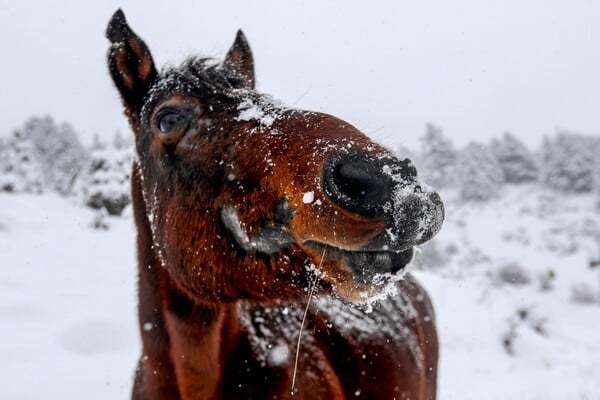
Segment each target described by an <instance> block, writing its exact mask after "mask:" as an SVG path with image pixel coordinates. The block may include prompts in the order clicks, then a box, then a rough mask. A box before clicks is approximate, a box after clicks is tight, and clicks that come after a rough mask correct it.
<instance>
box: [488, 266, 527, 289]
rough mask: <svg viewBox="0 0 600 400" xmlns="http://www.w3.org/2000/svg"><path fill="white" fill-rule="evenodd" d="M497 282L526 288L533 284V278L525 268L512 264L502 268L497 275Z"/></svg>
mask: <svg viewBox="0 0 600 400" xmlns="http://www.w3.org/2000/svg"><path fill="white" fill-rule="evenodd" d="M495 280H496V281H497V282H498V283H501V284H509V285H515V286H524V285H528V284H529V282H531V277H530V276H529V274H528V273H527V271H526V270H525V268H523V266H521V265H520V264H517V263H510V264H506V265H504V266H502V267H500V269H499V270H498V272H497V273H496V274H495Z"/></svg>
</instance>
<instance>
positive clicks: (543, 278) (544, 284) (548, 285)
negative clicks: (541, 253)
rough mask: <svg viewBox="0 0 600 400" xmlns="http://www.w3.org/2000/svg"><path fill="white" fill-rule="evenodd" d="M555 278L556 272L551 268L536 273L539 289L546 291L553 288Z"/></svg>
mask: <svg viewBox="0 0 600 400" xmlns="http://www.w3.org/2000/svg"><path fill="white" fill-rule="evenodd" d="M555 279H556V273H555V272H554V270H553V269H549V270H547V271H545V272H540V273H539V274H538V281H539V283H540V290H541V291H543V292H548V291H550V290H552V289H554V280H555Z"/></svg>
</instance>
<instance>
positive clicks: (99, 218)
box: [91, 208, 110, 231]
mask: <svg viewBox="0 0 600 400" xmlns="http://www.w3.org/2000/svg"><path fill="white" fill-rule="evenodd" d="M107 217H108V213H107V212H106V209H104V208H102V209H100V210H98V212H97V213H96V215H95V216H94V219H93V221H92V223H91V227H92V228H93V229H96V230H98V231H100V230H102V231H107V230H108V229H109V228H110V225H109V224H108V221H107Z"/></svg>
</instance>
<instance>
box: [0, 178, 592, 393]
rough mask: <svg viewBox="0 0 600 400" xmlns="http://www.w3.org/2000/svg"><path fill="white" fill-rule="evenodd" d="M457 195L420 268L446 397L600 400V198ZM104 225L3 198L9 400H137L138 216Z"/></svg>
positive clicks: (53, 200)
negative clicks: (464, 199) (465, 198)
mask: <svg viewBox="0 0 600 400" xmlns="http://www.w3.org/2000/svg"><path fill="white" fill-rule="evenodd" d="M453 198H454V194H453V193H446V194H445V200H446V203H447V208H448V216H447V222H446V225H445V227H444V228H443V230H442V232H441V233H440V235H439V236H438V238H437V239H436V240H435V242H434V244H433V245H430V246H426V247H425V248H423V251H422V252H421V253H420V255H419V256H418V257H417V258H416V259H415V262H414V264H415V266H414V268H415V274H416V275H417V276H418V278H419V279H420V280H421V281H422V282H423V283H424V284H425V286H426V287H427V289H428V290H429V292H430V294H431V295H432V297H433V300H434V303H435V306H436V311H437V318H438V329H439V333H440V337H441V363H440V379H439V398H440V399H443V400H446V399H461V400H464V399H531V400H533V399H540V400H541V399H544V400H546V399H550V400H552V399H557V400H558V399H589V400H597V399H600V385H599V384H598V383H599V382H600V340H599V339H600V301H599V299H598V295H599V293H600V286H599V285H600V282H599V281H600V270H598V269H596V270H593V269H590V268H589V266H588V262H589V260H590V259H591V258H598V257H600V254H599V253H600V248H599V247H598V242H599V238H600V219H599V217H598V215H599V207H600V204H599V199H598V196H597V195H579V196H572V197H566V198H564V197H558V196H557V195H555V194H553V192H544V191H541V190H540V189H536V190H535V191H534V190H531V187H530V186H520V187H519V186H517V187H509V188H506V190H505V193H504V194H503V195H502V197H501V198H500V199H498V200H494V201H490V202H488V203H486V204H484V205H480V206H474V205H461V204H460V202H458V201H455V200H453ZM94 217H95V213H94V212H93V211H92V210H90V209H88V208H84V207H81V206H78V205H76V204H74V202H73V201H70V200H66V199H64V198H61V197H58V196H55V195H43V196H32V195H7V194H0V327H1V331H2V336H1V337H2V339H3V340H1V341H0V376H2V384H1V385H0V398H1V399H7V400H16V399H40V398H46V399H79V398H81V397H85V398H88V399H126V398H128V397H129V393H130V388H131V384H132V375H133V370H134V366H135V364H136V358H137V356H138V353H139V349H140V343H139V339H138V333H137V327H136V311H135V302H136V299H135V291H136V289H135V254H134V228H133V222H132V220H131V210H130V209H129V208H128V209H126V210H125V213H124V216H123V217H120V218H109V219H108V220H107V221H108V224H109V225H110V226H109V229H108V230H95V229H93V228H92V227H91V224H92V221H93V220H94ZM549 271H552V272H549ZM551 276H554V278H551ZM574 288H578V289H577V290H575V293H577V294H578V296H579V297H578V299H579V300H578V301H575V300H574V299H573V296H574V294H573V293H574ZM586 296H587V297H586ZM586 299H587V301H588V303H585V301H586Z"/></svg>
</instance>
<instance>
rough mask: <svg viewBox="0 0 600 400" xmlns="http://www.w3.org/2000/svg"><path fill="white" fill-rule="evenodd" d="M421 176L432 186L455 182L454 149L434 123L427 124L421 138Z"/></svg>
mask: <svg viewBox="0 0 600 400" xmlns="http://www.w3.org/2000/svg"><path fill="white" fill-rule="evenodd" d="M419 158H420V160H419V162H420V163H421V165H420V167H421V168H422V171H421V176H422V177H423V178H424V179H425V181H427V183H429V184H430V185H432V186H433V187H436V188H442V187H447V186H451V185H453V184H454V183H455V179H456V173H455V167H456V150H455V149H454V146H453V145H452V141H451V140H450V139H447V138H445V137H444V135H443V134H442V130H441V129H440V128H438V127H437V126H435V125H432V124H427V126H426V129H425V135H424V136H423V137H422V138H421V154H420V157H419Z"/></svg>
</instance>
